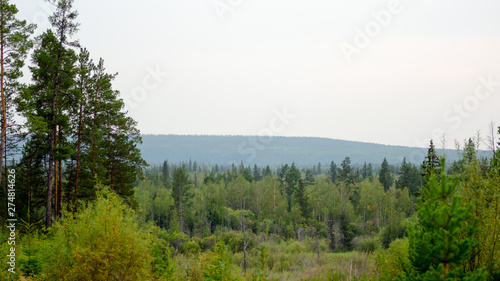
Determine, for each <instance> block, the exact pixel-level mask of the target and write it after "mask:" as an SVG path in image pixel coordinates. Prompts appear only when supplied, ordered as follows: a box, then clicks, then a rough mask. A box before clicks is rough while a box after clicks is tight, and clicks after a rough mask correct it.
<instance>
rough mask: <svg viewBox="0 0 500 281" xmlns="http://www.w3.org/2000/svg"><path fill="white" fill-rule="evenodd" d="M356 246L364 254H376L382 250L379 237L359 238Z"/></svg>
mask: <svg viewBox="0 0 500 281" xmlns="http://www.w3.org/2000/svg"><path fill="white" fill-rule="evenodd" d="M355 244H356V246H355V248H356V250H357V251H359V252H362V253H374V252H375V251H376V250H378V249H380V240H379V239H378V238H377V237H359V238H358V239H356V242H355Z"/></svg>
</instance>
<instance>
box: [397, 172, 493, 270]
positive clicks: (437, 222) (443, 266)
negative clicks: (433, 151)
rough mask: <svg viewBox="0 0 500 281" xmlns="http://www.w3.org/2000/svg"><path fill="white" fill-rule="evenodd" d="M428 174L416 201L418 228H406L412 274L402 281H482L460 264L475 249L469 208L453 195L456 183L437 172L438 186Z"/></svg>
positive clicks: (435, 178)
mask: <svg viewBox="0 0 500 281" xmlns="http://www.w3.org/2000/svg"><path fill="white" fill-rule="evenodd" d="M437 178H438V177H437V175H435V174H431V176H430V178H429V182H428V189H426V190H424V193H425V194H424V195H423V196H424V198H425V201H424V200H422V198H419V199H418V224H417V225H416V226H414V227H410V228H409V240H410V248H409V258H410V261H411V263H412V265H413V267H414V272H411V273H410V272H409V273H407V275H408V276H406V277H405V278H403V279H404V280H485V273H484V272H483V271H482V269H479V270H476V271H472V272H464V270H463V268H462V263H463V262H464V261H465V260H467V259H468V258H469V256H470V254H471V251H472V249H473V248H474V247H476V246H477V245H478V243H477V242H476V241H474V239H472V238H471V237H472V235H473V234H474V233H475V232H477V219H476V220H474V221H473V223H469V224H468V223H467V221H468V220H469V219H470V218H471V210H472V205H471V204H464V203H463V202H462V198H461V197H460V196H458V195H455V192H456V189H457V186H458V180H457V179H455V180H453V179H450V178H449V176H447V175H446V173H445V170H444V164H443V166H442V168H441V176H440V179H441V180H440V182H438V180H437Z"/></svg>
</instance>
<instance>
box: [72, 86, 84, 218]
mask: <svg viewBox="0 0 500 281" xmlns="http://www.w3.org/2000/svg"><path fill="white" fill-rule="evenodd" d="M81 92H82V95H83V88H81ZM82 115H83V105H82V102H81V101H80V110H79V113H78V137H77V144H76V146H77V148H76V150H77V153H76V173H75V195H74V198H73V203H74V204H75V209H74V211H73V212H74V213H76V212H77V211H78V205H77V200H78V181H79V179H80V178H79V176H80V155H81V152H82V119H83V116H82Z"/></svg>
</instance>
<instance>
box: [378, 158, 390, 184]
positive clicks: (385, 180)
mask: <svg viewBox="0 0 500 281" xmlns="http://www.w3.org/2000/svg"><path fill="white" fill-rule="evenodd" d="M378 180H379V181H380V183H381V184H382V185H383V186H384V191H387V190H389V188H390V187H391V185H392V183H393V182H394V179H393V177H392V175H391V170H390V169H389V163H387V159H386V158H384V161H382V166H381V167H380V171H379V173H378Z"/></svg>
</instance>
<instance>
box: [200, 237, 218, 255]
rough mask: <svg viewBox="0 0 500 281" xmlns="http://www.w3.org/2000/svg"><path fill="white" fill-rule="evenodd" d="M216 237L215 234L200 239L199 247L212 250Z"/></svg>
mask: <svg viewBox="0 0 500 281" xmlns="http://www.w3.org/2000/svg"><path fill="white" fill-rule="evenodd" d="M216 241H217V238H216V237H215V236H213V235H212V236H210V237H205V238H203V239H201V241H200V247H201V249H202V250H203V251H207V250H212V249H213V248H214V246H215V243H216Z"/></svg>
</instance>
